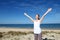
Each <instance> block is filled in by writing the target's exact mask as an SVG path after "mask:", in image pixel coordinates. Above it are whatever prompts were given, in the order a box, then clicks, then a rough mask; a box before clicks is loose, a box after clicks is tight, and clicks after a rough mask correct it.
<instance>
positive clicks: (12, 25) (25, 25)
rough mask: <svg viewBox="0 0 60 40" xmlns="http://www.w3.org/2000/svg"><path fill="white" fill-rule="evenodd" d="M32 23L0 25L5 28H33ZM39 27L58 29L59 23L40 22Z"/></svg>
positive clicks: (59, 27)
mask: <svg viewBox="0 0 60 40" xmlns="http://www.w3.org/2000/svg"><path fill="white" fill-rule="evenodd" d="M33 26H34V25H33V24H0V27H7V28H33ZM40 27H41V28H46V29H60V24H41V26H40Z"/></svg>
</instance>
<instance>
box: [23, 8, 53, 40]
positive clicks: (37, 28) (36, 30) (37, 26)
mask: <svg viewBox="0 0 60 40" xmlns="http://www.w3.org/2000/svg"><path fill="white" fill-rule="evenodd" d="M51 10H52V8H49V9H48V10H47V11H46V12H45V13H44V15H43V16H42V17H41V18H40V16H39V14H36V17H35V18H36V19H35V20H34V19H32V18H31V17H30V16H29V15H28V14H27V13H24V15H25V16H27V17H28V18H29V19H30V20H31V21H32V22H33V23H34V40H42V31H41V28H40V24H41V23H42V21H43V19H44V17H45V16H46V15H47V14H48V13H49V12H50V11H51Z"/></svg>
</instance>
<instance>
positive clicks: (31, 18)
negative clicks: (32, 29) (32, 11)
mask: <svg viewBox="0 0 60 40" xmlns="http://www.w3.org/2000/svg"><path fill="white" fill-rule="evenodd" d="M24 15H25V16H27V17H28V18H29V19H30V20H32V22H34V20H33V18H31V17H30V16H29V15H28V14H27V13H24Z"/></svg>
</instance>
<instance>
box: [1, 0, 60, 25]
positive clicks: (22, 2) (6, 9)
mask: <svg viewBox="0 0 60 40" xmlns="http://www.w3.org/2000/svg"><path fill="white" fill-rule="evenodd" d="M50 7H51V8H52V9H53V10H52V11H51V12H49V13H48V14H47V15H46V17H45V18H44V20H43V22H42V23H60V1H59V0H0V24H31V23H32V22H31V20H29V19H28V18H27V17H26V16H24V12H27V14H28V15H30V16H31V17H32V18H33V19H35V15H36V14H37V13H38V14H40V17H41V16H42V15H43V14H44V13H45V12H46V11H47V9H48V8H50Z"/></svg>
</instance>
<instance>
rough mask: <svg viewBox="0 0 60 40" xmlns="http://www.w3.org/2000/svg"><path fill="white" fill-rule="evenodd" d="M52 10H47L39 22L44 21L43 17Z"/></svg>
mask: <svg viewBox="0 0 60 40" xmlns="http://www.w3.org/2000/svg"><path fill="white" fill-rule="evenodd" d="M51 10H52V8H49V9H48V10H47V11H46V12H45V13H44V15H43V16H42V17H41V19H40V22H42V20H43V19H44V17H45V16H46V15H47V14H48V13H49V12H50V11H51Z"/></svg>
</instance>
